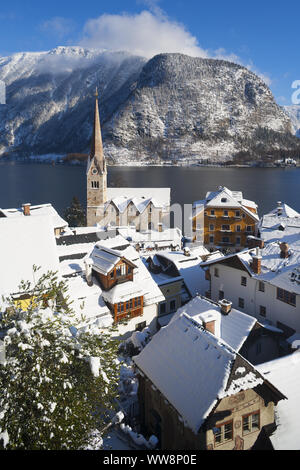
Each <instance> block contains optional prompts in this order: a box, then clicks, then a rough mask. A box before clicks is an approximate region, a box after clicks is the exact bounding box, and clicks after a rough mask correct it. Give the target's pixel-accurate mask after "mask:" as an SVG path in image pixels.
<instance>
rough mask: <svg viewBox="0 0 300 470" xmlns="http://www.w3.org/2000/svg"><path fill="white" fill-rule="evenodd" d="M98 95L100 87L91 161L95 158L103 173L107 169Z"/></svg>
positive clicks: (96, 101) (96, 103) (96, 104)
mask: <svg viewBox="0 0 300 470" xmlns="http://www.w3.org/2000/svg"><path fill="white" fill-rule="evenodd" d="M98 96H99V95H98V89H97V88H96V93H95V97H96V100H95V114H94V128H93V137H92V145H91V153H90V161H91V160H93V159H94V163H95V165H96V166H97V167H98V168H99V171H100V172H102V173H103V172H104V171H105V160H104V154H103V145H102V136H101V126H100V117H99V106H98Z"/></svg>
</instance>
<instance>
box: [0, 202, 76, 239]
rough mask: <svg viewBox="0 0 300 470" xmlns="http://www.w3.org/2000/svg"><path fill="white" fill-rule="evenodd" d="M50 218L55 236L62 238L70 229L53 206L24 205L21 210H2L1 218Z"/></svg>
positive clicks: (0, 211) (0, 212)
mask: <svg viewBox="0 0 300 470" xmlns="http://www.w3.org/2000/svg"><path fill="white" fill-rule="evenodd" d="M42 215H44V216H49V218H50V220H51V222H52V230H53V231H54V234H55V236H60V235H61V234H62V233H64V232H65V230H67V228H68V223H67V222H66V221H65V220H64V219H62V218H61V217H60V215H59V214H58V212H57V211H56V210H55V209H54V207H53V206H52V204H40V205H36V206H33V205H31V204H29V203H28V204H23V205H22V207H21V208H17V209H0V218H3V217H7V218H15V217H35V216H42Z"/></svg>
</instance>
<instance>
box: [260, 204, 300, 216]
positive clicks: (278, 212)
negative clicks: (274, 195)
mask: <svg viewBox="0 0 300 470" xmlns="http://www.w3.org/2000/svg"><path fill="white" fill-rule="evenodd" d="M268 216H276V217H280V218H300V214H299V212H297V211H296V210H295V209H293V208H292V207H290V206H288V205H287V204H285V203H281V202H280V203H279V202H278V204H277V207H276V208H275V209H273V210H271V211H270V212H269V213H268V214H266V215H265V217H268Z"/></svg>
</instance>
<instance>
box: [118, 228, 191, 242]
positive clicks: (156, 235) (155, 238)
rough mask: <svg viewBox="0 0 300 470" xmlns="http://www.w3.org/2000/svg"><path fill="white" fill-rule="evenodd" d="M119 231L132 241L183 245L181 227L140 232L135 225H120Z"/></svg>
mask: <svg viewBox="0 0 300 470" xmlns="http://www.w3.org/2000/svg"><path fill="white" fill-rule="evenodd" d="M117 231H118V233H119V234H120V235H122V237H124V238H126V240H127V241H129V242H130V243H135V244H136V243H140V244H143V243H145V244H147V243H149V242H152V243H153V244H154V246H155V244H158V245H159V244H163V245H164V246H165V245H167V244H168V245H170V246H171V245H172V244H173V245H174V244H175V245H179V246H181V239H182V232H181V230H180V229H179V228H170V229H166V230H163V231H162V232H158V231H157V230H147V231H145V232H140V231H139V232H138V231H137V230H136V228H135V227H127V226H126V227H118V229H117Z"/></svg>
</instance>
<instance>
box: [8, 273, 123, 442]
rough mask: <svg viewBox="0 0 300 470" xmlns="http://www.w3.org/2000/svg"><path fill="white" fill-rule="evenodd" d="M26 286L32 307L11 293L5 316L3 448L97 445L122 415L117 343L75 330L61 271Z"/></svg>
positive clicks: (108, 337)
mask: <svg viewBox="0 0 300 470" xmlns="http://www.w3.org/2000/svg"><path fill="white" fill-rule="evenodd" d="M20 292H23V293H24V294H25V296H26V297H30V301H29V302H28V304H27V307H26V310H25V309H24V310H22V309H21V308H20V305H19V304H18V303H17V302H16V300H15V299H14V298H13V297H9V298H6V299H5V303H6V305H7V308H6V310H5V311H3V312H2V314H1V317H0V331H1V332H2V333H4V337H3V341H4V345H5V349H6V360H5V362H4V363H3V364H0V387H1V396H0V449H1V448H5V449H30V450H35V449H44V450H45V449H47V450H60V449H83V448H87V447H89V448H91V445H92V444H91V439H92V440H94V439H95V432H96V434H97V433H98V434H99V433H100V434H101V430H103V429H105V428H106V427H107V424H108V423H110V422H111V421H112V419H113V416H115V413H116V412H115V408H116V403H117V398H118V377H119V363H118V360H117V349H118V342H117V341H116V340H113V339H112V337H111V335H110V334H109V333H105V334H104V333H102V334H97V335H95V334H93V333H92V332H85V333H82V334H80V333H78V332H77V334H76V335H74V333H73V334H72V333H71V332H72V331H74V328H72V326H74V321H75V318H76V317H75V315H74V314H73V312H72V309H71V306H70V301H69V298H68V296H67V288H66V285H65V283H64V281H61V280H59V279H58V277H57V276H56V274H55V273H51V272H49V273H47V274H45V275H43V276H42V277H41V278H40V279H39V280H38V281H37V283H36V285H34V286H31V284H30V283H25V282H23V283H22V285H21V286H20ZM3 300H4V299H3ZM23 308H24V307H23ZM75 326H76V325H75ZM100 441H101V440H100ZM98 442H99V439H98Z"/></svg>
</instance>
